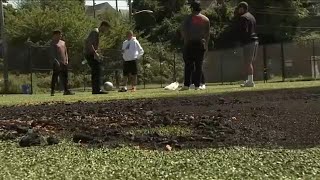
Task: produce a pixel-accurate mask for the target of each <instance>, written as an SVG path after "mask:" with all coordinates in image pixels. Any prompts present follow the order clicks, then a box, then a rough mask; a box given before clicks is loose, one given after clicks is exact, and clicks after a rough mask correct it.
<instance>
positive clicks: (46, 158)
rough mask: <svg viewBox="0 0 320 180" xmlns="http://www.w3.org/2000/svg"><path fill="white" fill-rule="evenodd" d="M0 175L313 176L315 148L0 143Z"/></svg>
mask: <svg viewBox="0 0 320 180" xmlns="http://www.w3.org/2000/svg"><path fill="white" fill-rule="evenodd" d="M0 146H1V147H2V148H0V162H1V163H0V168H1V171H0V179H50V180H52V179H145V180H148V179H150V180H151V179H152V180H157V179H318V178H319V177H320V176H319V174H320V168H319V165H320V164H319V162H320V149H319V148H311V149H307V150H306V149H304V150H286V149H274V150H270V149H258V148H242V147H233V148H221V149H189V150H182V151H172V152H164V151H147V150H137V149H132V148H128V147H125V148H117V149H104V148H102V149H87V148H83V147H80V146H79V145H77V144H72V143H67V142H63V143H61V144H60V145H57V146H50V147H32V148H17V147H16V144H14V143H11V142H1V141H0Z"/></svg>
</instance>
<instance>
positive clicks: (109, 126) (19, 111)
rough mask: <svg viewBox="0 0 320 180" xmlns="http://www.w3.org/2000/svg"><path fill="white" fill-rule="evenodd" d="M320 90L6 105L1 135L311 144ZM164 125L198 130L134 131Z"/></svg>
mask: <svg viewBox="0 0 320 180" xmlns="http://www.w3.org/2000/svg"><path fill="white" fill-rule="evenodd" d="M319 90H320V88H313V89H297V90H278V91H264V92H242V93H233V94H225V95H222V96H218V95H210V96H202V97H186V98H170V99H169V98H168V99H165V98H164V99H142V100H121V101H109V102H99V103H88V102H77V103H72V104H68V103H55V104H53V103H47V104H39V105H34V106H12V107H1V108H0V115H1V116H0V138H1V139H16V138H21V137H22V136H23V135H24V134H25V133H26V132H27V131H28V129H29V128H33V129H34V130H35V131H37V132H40V133H41V134H42V135H47V136H48V135H56V136H59V137H73V141H74V142H80V143H88V144H95V145H106V146H109V147H117V146H119V145H120V144H132V145H135V146H139V147H146V148H164V147H165V146H166V145H170V146H171V147H173V148H176V149H180V148H204V147H221V146H222V147H228V146H237V145H239V146H254V147H269V146H282V147H286V148H304V147H312V146H316V145H319V144H320V100H319V97H320V96H319V95H317V94H316V92H320V91H319ZM160 126H181V127H187V128H189V129H192V130H193V134H192V135H188V136H161V135H160V134H158V133H151V134H144V135H141V134H140V135H139V134H134V133H129V131H130V130H132V129H133V128H134V129H146V128H153V127H160Z"/></svg>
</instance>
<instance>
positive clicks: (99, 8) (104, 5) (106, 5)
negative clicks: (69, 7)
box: [86, 2, 116, 16]
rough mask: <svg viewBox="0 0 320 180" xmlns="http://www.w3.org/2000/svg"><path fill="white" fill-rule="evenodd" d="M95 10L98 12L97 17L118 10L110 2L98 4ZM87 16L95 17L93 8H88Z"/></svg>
mask: <svg viewBox="0 0 320 180" xmlns="http://www.w3.org/2000/svg"><path fill="white" fill-rule="evenodd" d="M94 8H95V11H96V15H99V14H103V13H104V12H106V11H114V12H116V10H115V9H114V8H113V7H112V6H111V5H110V4H109V3H108V2H105V3H101V4H97V5H95V7H94ZM86 14H87V15H89V16H93V6H86Z"/></svg>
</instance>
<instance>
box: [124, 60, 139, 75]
mask: <svg viewBox="0 0 320 180" xmlns="http://www.w3.org/2000/svg"><path fill="white" fill-rule="evenodd" d="M137 74H138V63H137V60H132V61H124V63H123V75H124V76H128V75H137Z"/></svg>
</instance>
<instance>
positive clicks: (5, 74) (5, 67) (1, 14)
mask: <svg viewBox="0 0 320 180" xmlns="http://www.w3.org/2000/svg"><path fill="white" fill-rule="evenodd" d="M0 18H1V19H0V23H1V27H0V28H1V39H2V55H3V79H4V92H5V93H8V90H9V76H8V57H7V41H6V38H5V27H4V26H5V24H4V12H3V2H2V0H0Z"/></svg>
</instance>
